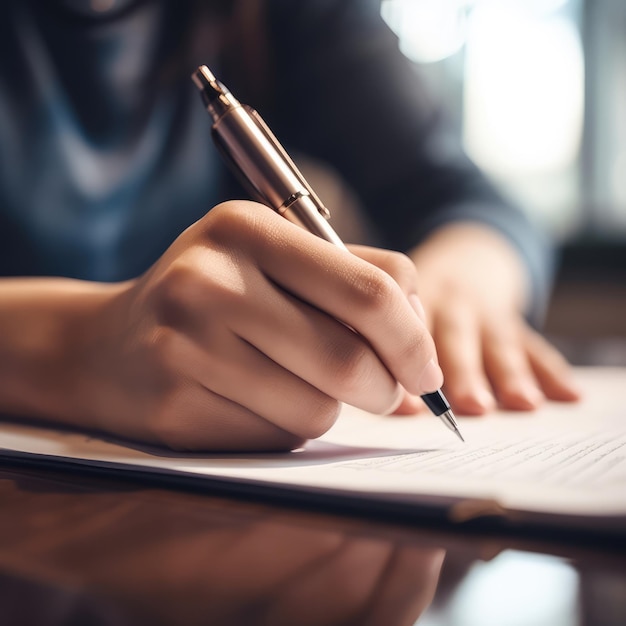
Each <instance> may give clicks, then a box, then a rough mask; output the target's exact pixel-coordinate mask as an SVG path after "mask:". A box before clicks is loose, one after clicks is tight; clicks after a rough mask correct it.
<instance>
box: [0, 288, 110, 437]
mask: <svg viewBox="0 0 626 626" xmlns="http://www.w3.org/2000/svg"><path fill="white" fill-rule="evenodd" d="M121 288H122V286H121V285H118V284H116V285H112V284H102V283H90V282H84V281H76V280H70V279H59V278H51V279H39V278H33V279H6V280H2V281H0V414H2V413H4V414H9V415H14V416H25V417H33V418H39V419H50V420H53V421H58V422H63V423H66V424H69V425H76V426H86V427H90V426H92V425H93V424H92V423H91V422H90V411H89V399H88V395H89V394H88V389H89V384H88V381H89V379H90V367H89V365H88V362H89V360H90V359H91V358H92V355H90V352H91V351H92V347H93V344H94V336H97V333H98V326H99V324H101V323H102V320H104V319H106V314H105V311H106V309H107V308H108V306H109V303H110V302H111V301H112V299H114V298H115V297H116V295H117V294H118V293H119V292H120V290H121ZM87 357H89V358H87Z"/></svg>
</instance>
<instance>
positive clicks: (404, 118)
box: [261, 0, 552, 323]
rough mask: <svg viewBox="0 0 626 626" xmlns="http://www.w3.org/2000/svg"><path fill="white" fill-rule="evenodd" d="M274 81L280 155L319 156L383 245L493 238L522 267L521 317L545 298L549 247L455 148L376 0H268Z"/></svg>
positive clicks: (272, 103)
mask: <svg viewBox="0 0 626 626" xmlns="http://www.w3.org/2000/svg"><path fill="white" fill-rule="evenodd" d="M266 8H267V20H268V29H269V32H268V51H269V53H268V57H269V61H268V66H269V69H270V77H269V84H270V85H271V86H272V88H271V89H269V90H268V91H270V94H269V96H268V99H267V101H266V104H265V106H266V109H264V110H263V111H261V113H262V114H263V116H264V117H265V118H266V119H267V121H268V123H269V124H270V126H272V127H273V128H274V129H275V131H276V134H277V136H278V137H280V138H281V140H282V141H283V142H284V143H285V144H286V145H287V147H288V149H290V150H294V151H297V152H303V153H305V154H308V155H311V156H313V157H315V158H318V159H321V160H324V161H326V162H328V163H330V164H332V166H333V167H334V168H335V169H336V170H337V171H338V172H339V173H340V175H341V176H343V178H344V179H345V180H346V182H347V183H348V184H349V185H350V186H351V187H352V189H353V190H354V191H355V192H356V194H357V196H358V197H359V200H360V202H361V203H362V206H363V207H364V209H365V211H366V212H367V214H368V216H369V218H370V219H371V220H372V222H373V223H374V225H375V227H376V228H377V230H378V232H379V233H380V234H381V236H382V238H381V241H382V244H383V245H385V246H387V247H389V248H393V249H397V250H401V251H407V250H409V249H410V248H412V247H413V246H415V245H417V244H418V243H419V242H420V241H421V240H423V239H424V238H425V237H427V236H428V234H429V233H430V232H432V231H433V230H434V229H436V228H438V227H440V226H441V225H443V224H446V223H449V222H452V221H468V220H470V221H477V222H481V223H484V224H487V225H489V226H491V227H493V228H495V229H497V230H498V231H499V232H500V233H502V234H503V235H504V236H505V237H506V238H508V239H509V241H510V242H511V243H512V245H513V246H514V247H515V248H516V249H517V250H518V251H519V254H520V256H521V258H522V259H523V260H524V261H525V264H526V267H527V271H528V275H529V278H530V282H531V285H532V296H533V297H532V303H531V308H530V309H529V311H528V312H527V314H528V317H529V319H530V320H531V321H532V322H534V323H537V322H538V321H539V320H540V319H541V316H542V313H543V311H544V309H545V305H546V302H547V298H548V291H549V286H550V279H551V273H552V259H551V254H550V251H549V246H548V245H547V240H546V239H545V237H544V236H543V235H542V233H540V232H539V230H538V229H536V228H535V227H534V226H533V224H532V223H531V222H530V220H529V218H528V217H527V216H526V215H525V214H524V212H523V211H521V210H520V209H519V207H517V206H515V205H513V204H512V203H511V202H510V201H509V200H508V199H505V198H504V197H503V196H502V195H501V194H500V193H499V192H498V191H497V190H496V189H495V188H494V186H493V185H492V184H491V183H490V182H489V181H488V180H487V178H486V177H485V176H484V175H483V174H482V173H481V172H480V171H479V170H478V168H477V167H476V166H475V165H474V164H473V163H472V162H471V161H470V160H469V158H468V157H467V156H466V154H465V153H464V152H463V149H462V146H461V145H460V141H459V139H458V136H457V134H456V133H455V132H454V130H453V129H452V128H451V126H450V124H449V123H448V120H447V119H446V116H445V113H444V111H443V107H442V106H441V105H440V104H438V103H437V102H436V101H434V100H433V99H432V98H431V97H430V95H429V94H428V93H427V90H426V89H425V88H424V85H423V83H422V82H421V81H420V79H419V75H418V72H417V70H416V68H415V66H414V65H413V64H412V63H411V62H409V61H408V60H407V59H406V58H405V57H404V56H403V55H402V53H401V52H400V51H399V48H398V42H397V39H396V37H395V35H394V34H393V33H392V32H391V31H390V29H389V28H388V27H387V25H386V24H385V22H384V21H383V19H382V18H381V16H380V3H379V2H377V1H374V0H315V1H304V0H301V1H299V2H297V3H296V2H293V1H292V0H268V2H267V5H266Z"/></svg>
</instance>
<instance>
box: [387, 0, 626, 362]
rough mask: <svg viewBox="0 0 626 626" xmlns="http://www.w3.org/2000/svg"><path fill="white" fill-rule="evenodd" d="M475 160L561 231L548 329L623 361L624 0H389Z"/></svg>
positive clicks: (584, 354)
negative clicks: (558, 259)
mask: <svg viewBox="0 0 626 626" xmlns="http://www.w3.org/2000/svg"><path fill="white" fill-rule="evenodd" d="M381 10H382V15H383V17H384V19H385V20H386V21H387V23H388V24H389V26H390V27H391V28H392V29H393V30H394V31H395V32H396V34H397V35H398V37H399V41H400V47H401V49H402V51H403V52H404V54H405V55H406V56H407V57H408V58H409V59H411V60H412V61H414V62H415V64H416V71H419V72H420V73H421V74H422V75H424V76H426V78H427V80H428V81H429V82H430V83H431V84H432V88H433V90H435V91H436V92H438V94H439V96H440V97H441V98H442V100H443V101H444V102H445V103H446V106H447V107H448V110H449V113H450V115H451V117H452V119H453V121H454V122H455V124H456V127H457V129H458V132H459V133H460V136H461V138H462V141H463V144H464V146H465V149H466V151H467V152H468V153H469V155H470V156H471V157H472V158H473V159H474V160H475V161H476V162H477V163H478V165H479V166H481V167H482V169H483V170H484V171H485V172H486V173H487V174H488V175H489V176H490V177H491V178H492V179H493V180H494V182H495V183H496V184H498V185H499V186H500V188H501V189H503V190H504V191H505V192H506V193H508V194H509V195H511V196H513V197H514V198H516V199H517V200H518V201H519V202H520V203H521V204H522V205H523V206H524V207H526V209H527V210H528V211H529V213H530V214H531V216H532V217H533V219H534V220H536V221H537V222H538V223H539V224H540V225H541V226H542V227H543V228H544V230H546V231H547V232H548V233H549V234H550V236H551V237H552V238H553V240H554V242H555V243H556V244H557V247H558V250H559V252H560V263H559V272H558V276H557V281H556V284H555V291H554V295H553V301H552V305H551V307H550V310H549V312H548V316H547V320H546V332H547V333H548V334H549V335H550V336H551V338H552V339H553V340H554V341H555V342H556V343H557V344H559V346H560V347H561V348H562V349H563V350H564V351H565V352H566V354H567V355H568V356H569V358H570V359H571V360H572V361H574V362H576V363H607V364H621V365H626V2H625V1H624V0H384V1H383V3H382V9H381Z"/></svg>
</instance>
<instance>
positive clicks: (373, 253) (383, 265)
mask: <svg viewBox="0 0 626 626" xmlns="http://www.w3.org/2000/svg"><path fill="white" fill-rule="evenodd" d="M348 248H349V250H350V252H352V253H353V254H355V255H356V256H358V257H359V258H361V259H363V260H364V261H367V262H368V263H371V264H372V265H375V266H376V267H379V268H380V269H381V270H383V271H385V272H387V274H389V276H391V277H392V278H393V279H394V280H395V281H396V282H397V283H398V286H399V287H400V289H401V290H402V291H403V292H404V293H405V294H406V295H407V296H408V295H409V294H412V293H414V294H416V293H417V289H418V280H417V269H416V268H415V263H413V261H412V260H411V259H410V258H409V257H408V256H406V254H402V253H400V252H395V251H393V250H384V249H381V248H372V247H371V246H360V245H354V244H352V245H350V246H348Z"/></svg>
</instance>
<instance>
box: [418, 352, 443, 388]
mask: <svg viewBox="0 0 626 626" xmlns="http://www.w3.org/2000/svg"><path fill="white" fill-rule="evenodd" d="M418 384H419V387H420V389H421V392H422V393H432V392H433V391H437V390H438V389H440V388H441V386H442V385H443V372H442V371H441V368H440V367H439V366H438V365H437V363H435V361H434V360H433V359H431V360H430V361H428V363H427V364H426V367H425V368H424V370H423V371H422V375H421V376H420V379H419V383H418Z"/></svg>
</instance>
